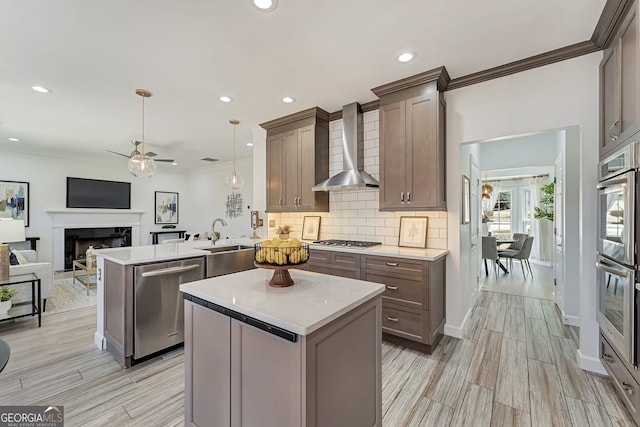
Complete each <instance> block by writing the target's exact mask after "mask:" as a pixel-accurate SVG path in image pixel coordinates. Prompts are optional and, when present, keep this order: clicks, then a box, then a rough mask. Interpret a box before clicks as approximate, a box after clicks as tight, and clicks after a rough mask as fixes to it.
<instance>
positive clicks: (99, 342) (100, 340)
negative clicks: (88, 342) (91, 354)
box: [93, 331, 107, 350]
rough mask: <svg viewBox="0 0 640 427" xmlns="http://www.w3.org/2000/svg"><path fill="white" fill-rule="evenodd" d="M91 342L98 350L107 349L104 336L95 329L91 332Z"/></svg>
mask: <svg viewBox="0 0 640 427" xmlns="http://www.w3.org/2000/svg"><path fill="white" fill-rule="evenodd" d="M93 343H94V344H95V345H96V347H98V348H99V349H100V350H106V349H107V342H106V341H105V339H104V337H103V336H102V335H101V334H99V333H98V331H96V333H95V334H93Z"/></svg>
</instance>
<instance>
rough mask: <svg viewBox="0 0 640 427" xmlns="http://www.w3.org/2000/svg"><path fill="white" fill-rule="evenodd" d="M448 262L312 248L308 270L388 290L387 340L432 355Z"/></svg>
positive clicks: (441, 324) (440, 323) (440, 321)
mask: <svg viewBox="0 0 640 427" xmlns="http://www.w3.org/2000/svg"><path fill="white" fill-rule="evenodd" d="M444 260H445V258H441V259H439V260H437V261H423V260H417V259H408V258H400V257H386V256H379V255H366V254H362V255H361V254H357V253H352V252H341V251H332V250H328V249H313V248H311V249H310V250H309V262H307V263H306V264H304V268H305V269H307V270H309V271H314V272H316V273H324V274H330V275H332V276H339V277H348V278H351V279H360V280H366V281H369V282H376V283H382V284H384V285H386V287H387V289H386V291H385V293H384V294H383V297H382V332H383V338H384V339H385V340H387V341H392V342H396V343H399V344H402V345H405V346H407V347H411V348H414V349H416V350H420V351H423V352H426V353H431V352H432V351H433V349H434V348H435V347H436V345H438V342H440V339H441V338H442V335H443V333H444V322H445V310H444V307H445V261H444Z"/></svg>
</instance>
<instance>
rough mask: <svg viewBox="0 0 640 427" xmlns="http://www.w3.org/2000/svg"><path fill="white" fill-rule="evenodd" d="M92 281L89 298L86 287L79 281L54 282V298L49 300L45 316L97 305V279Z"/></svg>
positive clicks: (59, 280) (65, 279) (57, 280)
mask: <svg viewBox="0 0 640 427" xmlns="http://www.w3.org/2000/svg"><path fill="white" fill-rule="evenodd" d="M92 279H93V281H92V282H91V287H90V288H89V295H88V296H87V288H86V286H85V285H83V284H82V283H80V282H78V281H77V280H76V283H73V279H72V278H64V279H56V280H54V281H53V297H51V298H47V311H45V312H44V313H43V314H45V315H47V314H53V313H60V312H63V311H69V310H75V309H77V308H84V307H89V306H92V305H96V285H95V278H92Z"/></svg>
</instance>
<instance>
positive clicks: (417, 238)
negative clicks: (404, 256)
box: [398, 216, 429, 248]
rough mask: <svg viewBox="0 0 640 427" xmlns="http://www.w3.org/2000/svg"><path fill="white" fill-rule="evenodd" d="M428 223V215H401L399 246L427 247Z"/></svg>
mask: <svg viewBox="0 0 640 427" xmlns="http://www.w3.org/2000/svg"><path fill="white" fill-rule="evenodd" d="M428 223H429V218H428V217H426V216H402V217H400V235H399V236H398V246H404V247H406V248H426V247H427V225H428Z"/></svg>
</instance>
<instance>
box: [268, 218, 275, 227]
mask: <svg viewBox="0 0 640 427" xmlns="http://www.w3.org/2000/svg"><path fill="white" fill-rule="evenodd" d="M275 226H276V220H275V219H270V220H269V227H271V228H273V227H275Z"/></svg>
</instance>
